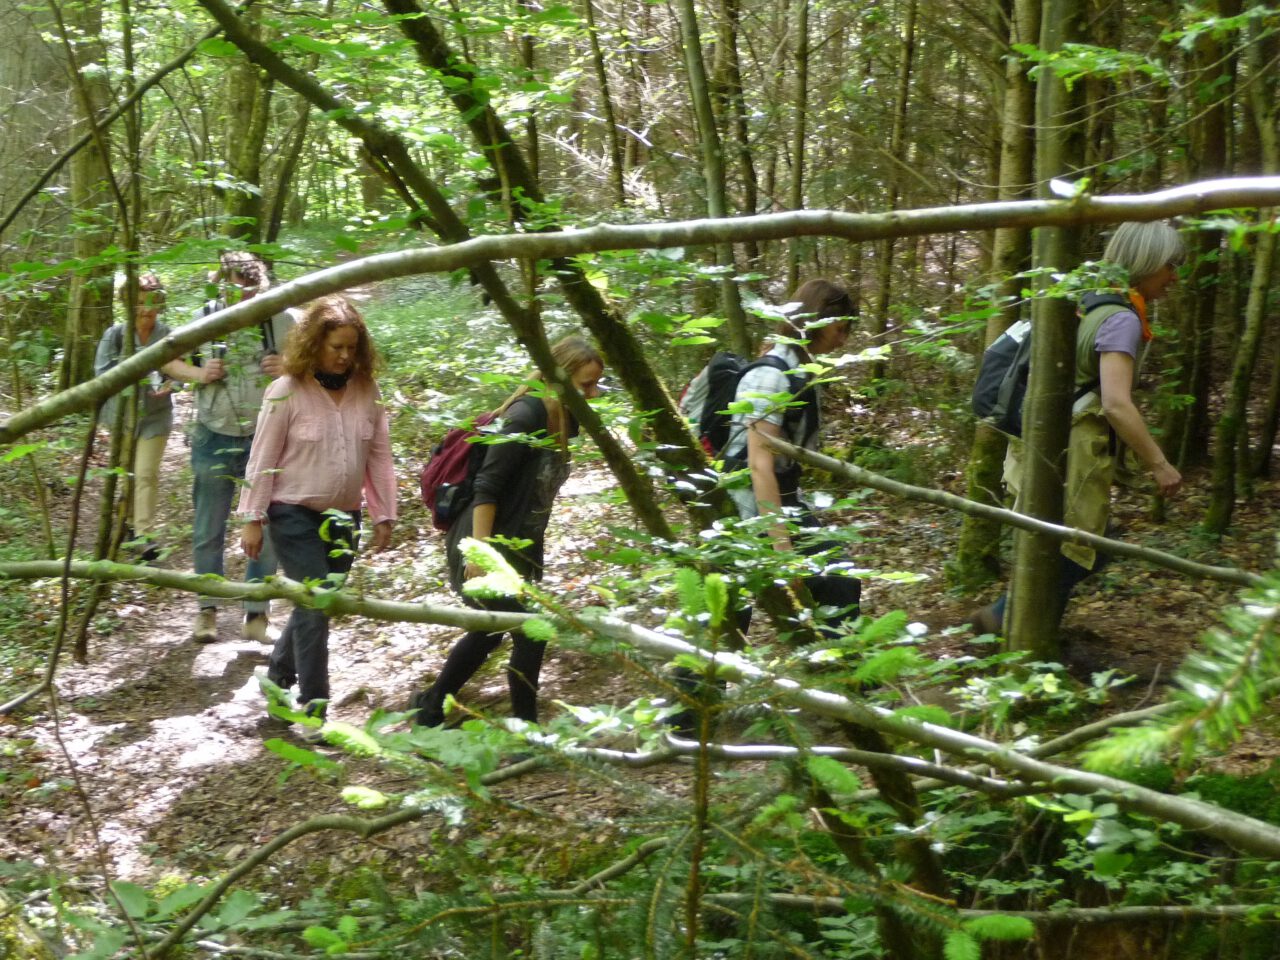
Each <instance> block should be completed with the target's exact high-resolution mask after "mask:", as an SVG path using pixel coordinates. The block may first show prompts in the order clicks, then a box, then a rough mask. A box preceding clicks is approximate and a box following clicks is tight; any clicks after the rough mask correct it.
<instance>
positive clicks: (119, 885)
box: [111, 880, 150, 920]
mask: <svg viewBox="0 0 1280 960" xmlns="http://www.w3.org/2000/svg"><path fill="white" fill-rule="evenodd" d="M111 892H112V893H114V894H115V895H116V897H117V898H119V900H120V903H121V905H122V906H123V907H124V912H125V913H127V914H128V915H129V916H130V917H132V918H133V919H134V920H139V919H141V918H142V917H145V916H146V915H147V907H148V905H149V903H150V897H148V896H147V891H146V890H144V889H142V887H140V886H138V885H137V884H136V883H129V882H128V881H127V880H115V881H113V882H112V884H111Z"/></svg>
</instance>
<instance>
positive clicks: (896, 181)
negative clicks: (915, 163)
mask: <svg viewBox="0 0 1280 960" xmlns="http://www.w3.org/2000/svg"><path fill="white" fill-rule="evenodd" d="M917 10H918V2H917V0H907V12H906V20H905V22H904V24H903V27H902V54H901V59H900V60H899V61H898V86H897V96H896V99H895V101H894V106H893V126H892V129H891V132H890V135H889V158H890V162H891V163H892V167H891V168H890V170H891V172H890V174H889V177H888V184H887V185H886V186H887V190H888V197H887V198H886V201H887V202H886V204H885V208H886V209H888V210H897V209H898V201H899V199H900V198H901V193H902V186H901V176H900V173H899V170H900V166H901V164H904V163H905V162H906V159H907V156H906V154H907V135H906V133H907V111H908V109H909V107H910V103H909V100H910V96H911V75H912V70H913V69H914V58H915V49H916V14H917ZM879 246H880V250H879V256H880V261H879V264H878V266H879V269H878V270H877V280H876V288H877V289H876V308H875V315H874V317H873V318H872V327H871V332H872V334H873V336H874V337H875V341H876V343H877V344H883V342H884V340H885V338H886V336H887V335H888V331H889V305H890V303H892V301H893V249H894V246H895V243H894V238H893V237H889V238H887V239H885V240H882V241H881V242H880V245H879ZM884 375H885V364H884V361H882V360H877V361H876V362H875V363H873V364H872V366H871V377H872V379H873V380H880V379H883V377H884Z"/></svg>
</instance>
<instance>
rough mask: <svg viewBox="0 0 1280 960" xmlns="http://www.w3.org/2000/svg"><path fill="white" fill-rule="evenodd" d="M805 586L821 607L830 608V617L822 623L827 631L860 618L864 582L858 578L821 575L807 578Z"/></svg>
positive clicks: (823, 619) (826, 617)
mask: <svg viewBox="0 0 1280 960" xmlns="http://www.w3.org/2000/svg"><path fill="white" fill-rule="evenodd" d="M804 585H805V587H806V588H808V590H809V595H810V596H811V597H813V602H814V603H815V604H817V605H818V606H819V607H827V608H830V610H831V612H830V614H829V615H828V616H824V617H823V618H822V620H821V621H820V623H821V625H822V627H823V628H825V629H837V628H839V627H840V626H842V625H843V624H845V623H851V622H852V621H854V620H856V619H857V618H858V614H859V612H860V611H861V606H860V601H861V600H862V581H861V580H859V579H858V578H857V577H842V576H839V575H837V574H819V575H817V576H814V577H805V578H804Z"/></svg>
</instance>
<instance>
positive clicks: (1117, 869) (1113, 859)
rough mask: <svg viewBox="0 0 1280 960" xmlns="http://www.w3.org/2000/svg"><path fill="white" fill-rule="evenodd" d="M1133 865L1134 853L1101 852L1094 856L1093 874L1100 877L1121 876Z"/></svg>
mask: <svg viewBox="0 0 1280 960" xmlns="http://www.w3.org/2000/svg"><path fill="white" fill-rule="evenodd" d="M1131 863H1133V854H1132V853H1119V852H1117V851H1115V850H1099V851H1098V852H1097V853H1095V854H1094V855H1093V872H1094V873H1096V874H1097V875H1098V876H1100V877H1115V876H1119V875H1120V874H1121V873H1123V872H1124V871H1125V870H1127V869H1128V868H1129V864H1131Z"/></svg>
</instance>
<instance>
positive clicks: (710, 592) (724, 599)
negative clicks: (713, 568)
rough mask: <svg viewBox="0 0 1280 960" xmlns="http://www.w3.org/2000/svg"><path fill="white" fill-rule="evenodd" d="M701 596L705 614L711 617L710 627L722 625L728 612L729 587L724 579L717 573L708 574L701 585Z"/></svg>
mask: <svg viewBox="0 0 1280 960" xmlns="http://www.w3.org/2000/svg"><path fill="white" fill-rule="evenodd" d="M702 587H703V595H704V597H705V598H706V602H707V612H708V613H709V614H710V615H711V626H712V627H718V626H720V624H722V623H724V620H725V616H726V614H727V613H728V612H729V587H728V585H727V584H726V583H725V581H724V577H723V576H721V575H720V574H718V573H709V574H707V578H706V579H705V580H704V581H703V583H702Z"/></svg>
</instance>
